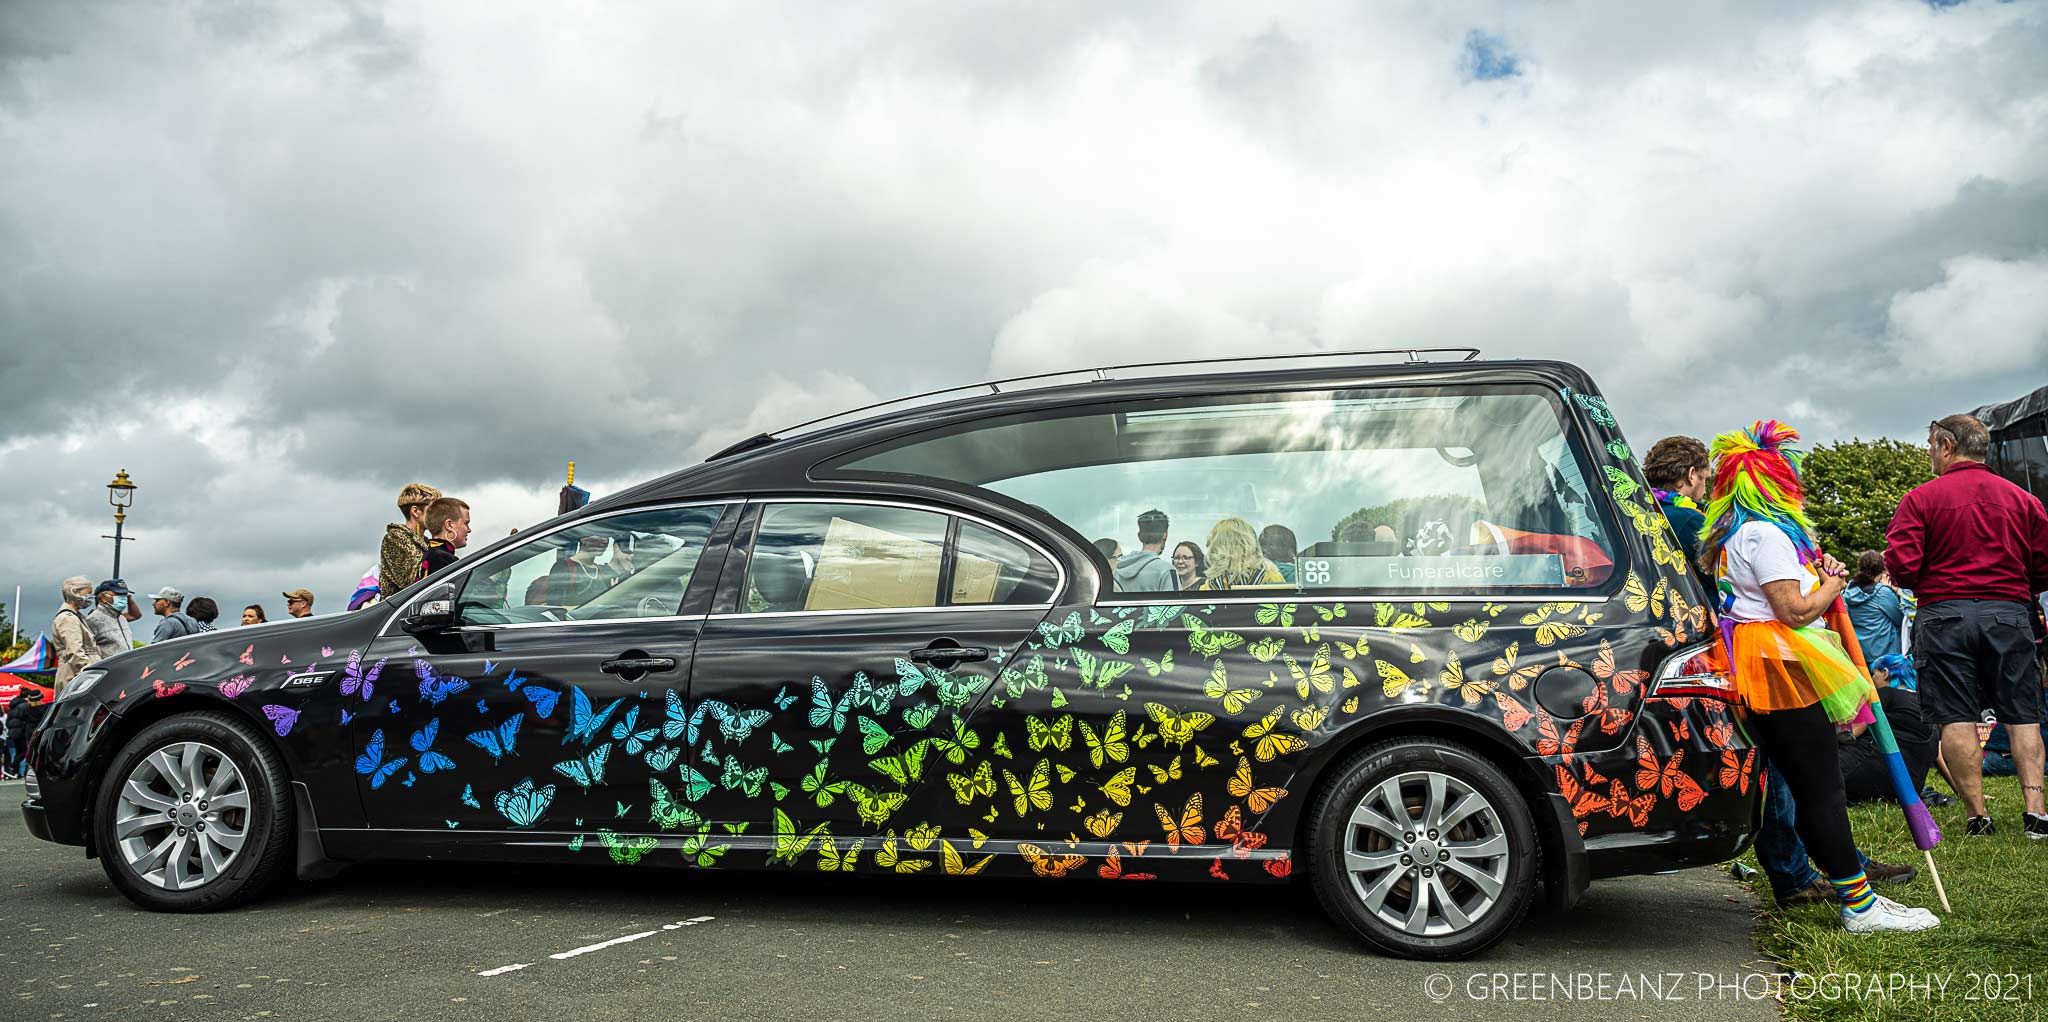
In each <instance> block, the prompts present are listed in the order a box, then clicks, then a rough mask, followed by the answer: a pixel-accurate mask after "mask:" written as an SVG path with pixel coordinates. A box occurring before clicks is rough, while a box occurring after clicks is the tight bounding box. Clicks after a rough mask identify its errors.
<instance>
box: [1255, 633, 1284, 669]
mask: <svg viewBox="0 0 2048 1022" xmlns="http://www.w3.org/2000/svg"><path fill="white" fill-rule="evenodd" d="M1286 648H1287V643H1286V641H1285V640H1282V639H1276V638H1274V637H1272V636H1270V635H1268V636H1266V637H1265V638H1263V639H1260V640H1259V641H1257V642H1254V643H1252V644H1251V647H1250V648H1249V649H1248V650H1247V652H1249V653H1251V655H1252V659H1253V660H1257V661H1258V662H1260V663H1262V664H1266V663H1272V662H1273V658H1274V657H1276V656H1279V655H1280V651H1281V650H1283V649H1286Z"/></svg>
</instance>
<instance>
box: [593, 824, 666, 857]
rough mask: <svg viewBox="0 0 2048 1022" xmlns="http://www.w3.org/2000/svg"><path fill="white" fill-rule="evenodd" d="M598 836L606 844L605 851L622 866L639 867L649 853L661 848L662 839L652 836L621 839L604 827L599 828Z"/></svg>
mask: <svg viewBox="0 0 2048 1022" xmlns="http://www.w3.org/2000/svg"><path fill="white" fill-rule="evenodd" d="M597 836H598V839H599V840H602V841H603V842H604V847H605V850H607V851H609V852H611V853H612V861H613V862H616V863H618V864H619V865H621V866H635V865H639V863H640V860H641V859H642V858H644V857H646V855H647V853H648V852H651V851H653V850H655V849H656V848H659V847H661V839H660V838H657V837H655V836H653V835H652V834H641V835H639V836H638V837H620V836H619V835H617V834H615V833H613V832H611V831H609V830H606V829H604V828H603V827H599V828H597Z"/></svg>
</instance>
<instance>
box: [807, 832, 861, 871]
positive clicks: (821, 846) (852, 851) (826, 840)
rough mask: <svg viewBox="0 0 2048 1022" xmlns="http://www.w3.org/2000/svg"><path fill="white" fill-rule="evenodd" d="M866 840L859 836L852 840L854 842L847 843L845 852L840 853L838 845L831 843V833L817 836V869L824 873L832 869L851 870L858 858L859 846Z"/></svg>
mask: <svg viewBox="0 0 2048 1022" xmlns="http://www.w3.org/2000/svg"><path fill="white" fill-rule="evenodd" d="M867 840H868V839H867V838H860V839H858V840H856V841H854V843H852V844H850V845H847V846H846V852H845V853H844V854H841V853H840V851H839V849H838V847H837V846H835V845H833V843H832V835H830V834H825V835H822V836H820V837H819V838H818V869H819V871H820V872H824V873H831V872H834V871H839V872H845V873H851V872H853V867H854V865H855V864H856V863H858V862H859V860H860V846H861V845H863V844H866V843H867Z"/></svg>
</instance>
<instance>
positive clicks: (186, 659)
mask: <svg viewBox="0 0 2048 1022" xmlns="http://www.w3.org/2000/svg"><path fill="white" fill-rule="evenodd" d="M190 666H192V654H190V653H187V654H185V655H184V656H181V657H179V658H178V662H177V663H175V664H172V665H171V669H172V670H174V671H182V670H184V669H185V668H187V667H190Z"/></svg>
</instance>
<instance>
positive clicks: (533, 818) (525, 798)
mask: <svg viewBox="0 0 2048 1022" xmlns="http://www.w3.org/2000/svg"><path fill="white" fill-rule="evenodd" d="M554 801H555V786H554V785H552V784H550V785H548V786H547V787H545V788H540V789H538V790H536V789H535V788H534V786H533V778H531V777H522V778H520V780H519V783H518V784H517V785H514V786H513V788H512V790H511V791H501V792H499V793H498V795H497V797H496V798H495V799H493V800H492V803H493V804H494V805H496V806H497V807H498V815H500V816H503V817H504V818H505V819H507V820H510V821H511V822H512V825H513V826H515V827H531V826H533V825H534V824H535V823H538V822H540V818H541V816H542V815H543V814H545V813H546V812H547V811H548V806H550V805H553V804H554Z"/></svg>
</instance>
